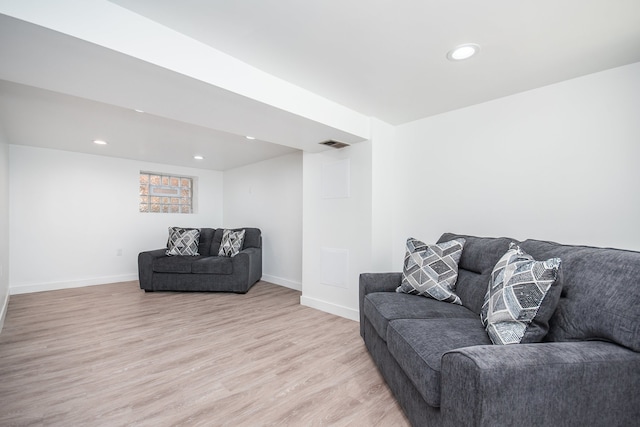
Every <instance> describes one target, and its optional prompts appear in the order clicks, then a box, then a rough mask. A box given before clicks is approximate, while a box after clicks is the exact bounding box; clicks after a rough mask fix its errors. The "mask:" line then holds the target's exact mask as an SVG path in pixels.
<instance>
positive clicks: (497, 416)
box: [360, 233, 640, 427]
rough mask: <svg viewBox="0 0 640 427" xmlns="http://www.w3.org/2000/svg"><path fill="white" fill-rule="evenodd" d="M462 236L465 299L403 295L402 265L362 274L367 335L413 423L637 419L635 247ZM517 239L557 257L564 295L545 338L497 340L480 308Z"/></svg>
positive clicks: (638, 264) (541, 255)
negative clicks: (453, 301)
mask: <svg viewBox="0 0 640 427" xmlns="http://www.w3.org/2000/svg"><path fill="white" fill-rule="evenodd" d="M459 237H462V238H465V239H466V243H465V245H464V249H463V251H462V255H461V258H460V261H459V264H458V265H459V271H458V279H457V282H456V287H455V292H456V294H457V295H458V296H459V297H460V299H461V300H462V304H463V305H457V304H451V303H448V302H442V301H437V300H435V299H430V298H426V297H424V296H416V295H409V294H406V293H397V292H395V289H396V288H397V287H398V285H400V283H401V276H402V273H365V274H362V275H361V276H360V334H361V335H362V337H363V339H364V342H365V345H366V347H367V349H368V351H369V352H370V354H371V357H372V358H373V360H374V362H375V363H376V365H377V366H378V369H379V370H380V372H381V373H382V375H383V377H384V378H385V380H386V382H387V384H388V385H389V387H390V388H391V390H392V392H393V393H394V395H395V396H396V398H397V400H398V402H399V403H400V405H401V406H402V408H403V409H404V411H405V413H406V415H407V416H408V418H409V420H410V421H411V423H412V424H413V425H414V426H581V427H584V426H607V427H613V426H636V425H639V423H640V253H639V252H633V251H625V250H618V249H603V248H592V247H584V246H567V245H561V244H557V243H552V242H544V241H537V240H526V241H523V242H517V241H516V240H515V239H509V238H480V237H472V236H462V235H455V234H450V233H447V234H444V235H443V236H442V237H441V238H440V239H439V241H438V242H439V243H440V242H447V241H450V240H452V239H455V238H459ZM510 242H516V243H518V244H519V245H520V247H521V248H522V249H523V250H524V251H526V252H527V253H529V254H530V255H532V256H533V257H534V258H535V259H536V260H545V259H548V258H551V257H559V258H561V260H562V263H561V266H560V269H559V271H558V279H557V280H558V281H559V283H558V285H561V286H562V292H561V294H560V299H559V302H558V304H557V307H556V308H555V311H553V312H552V313H553V314H552V317H551V318H550V320H549V330H548V333H547V335H546V336H545V338H544V339H543V342H539V343H530V344H510V345H493V344H492V342H491V341H490V339H489V338H488V335H487V333H486V331H485V329H484V327H483V325H482V323H481V321H480V317H479V313H480V311H481V306H482V304H483V300H484V295H485V293H486V291H487V286H488V283H489V279H490V275H491V272H492V269H493V267H494V265H495V264H496V262H497V261H498V260H499V259H500V258H501V256H502V255H503V254H504V253H505V252H506V251H507V249H508V247H509V243H510Z"/></svg>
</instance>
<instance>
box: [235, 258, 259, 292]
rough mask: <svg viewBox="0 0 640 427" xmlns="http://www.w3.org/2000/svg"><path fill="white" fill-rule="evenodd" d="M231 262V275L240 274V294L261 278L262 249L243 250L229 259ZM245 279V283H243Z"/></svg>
mask: <svg viewBox="0 0 640 427" xmlns="http://www.w3.org/2000/svg"><path fill="white" fill-rule="evenodd" d="M231 261H232V262H233V272H234V273H233V274H234V275H235V274H238V273H239V272H241V273H242V275H243V278H242V282H243V283H242V286H241V289H238V291H240V292H246V291H247V290H248V289H249V288H250V287H251V285H253V284H254V283H255V282H257V281H258V280H260V278H262V249H261V248H245V249H243V250H241V251H240V252H238V254H237V255H236V256H234V257H233V258H231ZM245 278H246V282H245Z"/></svg>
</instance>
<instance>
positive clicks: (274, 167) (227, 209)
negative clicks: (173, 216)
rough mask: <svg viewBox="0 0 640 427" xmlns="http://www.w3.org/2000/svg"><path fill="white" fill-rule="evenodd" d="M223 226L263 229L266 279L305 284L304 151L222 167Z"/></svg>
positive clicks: (295, 285) (291, 285)
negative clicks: (303, 268)
mask: <svg viewBox="0 0 640 427" xmlns="http://www.w3.org/2000/svg"><path fill="white" fill-rule="evenodd" d="M223 205H224V226H225V227H228V228H236V227H258V228H260V229H261V230H262V244H263V247H262V272H263V276H262V278H263V280H266V281H269V282H271V283H276V284H278V285H281V286H286V287H289V288H292V289H296V290H301V288H302V152H299V153H293V154H289V155H286V156H281V157H277V158H275V159H270V160H266V161H263V162H258V163H254V164H252V165H248V166H244V167H240V168H236V169H232V170H228V171H225V172H224V203H223Z"/></svg>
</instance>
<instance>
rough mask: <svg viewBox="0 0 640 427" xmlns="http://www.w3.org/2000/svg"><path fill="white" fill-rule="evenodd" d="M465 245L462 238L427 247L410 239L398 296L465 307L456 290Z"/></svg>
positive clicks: (397, 290) (418, 241)
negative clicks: (414, 297) (416, 297)
mask: <svg viewBox="0 0 640 427" xmlns="http://www.w3.org/2000/svg"><path fill="white" fill-rule="evenodd" d="M464 243H465V239H462V238H460V239H455V240H450V241H448V242H443V243H438V244H435V245H427V244H425V243H423V242H421V241H420V240H417V239H414V238H412V237H410V238H409V239H407V252H406V255H405V257H404V268H403V270H402V283H401V284H400V286H398V288H397V289H396V292H404V293H407V294H414V295H422V296H425V297H429V298H434V299H437V300H439V301H445V302H451V303H454V304H460V305H462V301H460V298H459V297H458V295H456V294H455V292H454V289H455V284H456V280H457V279H458V261H459V260H460V256H461V255H462V248H463V247H464Z"/></svg>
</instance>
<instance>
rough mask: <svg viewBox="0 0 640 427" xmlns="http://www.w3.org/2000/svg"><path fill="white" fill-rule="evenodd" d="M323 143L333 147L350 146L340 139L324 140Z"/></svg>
mask: <svg viewBox="0 0 640 427" xmlns="http://www.w3.org/2000/svg"><path fill="white" fill-rule="evenodd" d="M320 144H321V145H326V146H327V147H331V148H344V147H348V146H349V144H346V143H344V142H340V141H334V140H332V139H330V140H328V141H324V142H321V143H320Z"/></svg>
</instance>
